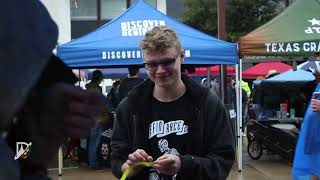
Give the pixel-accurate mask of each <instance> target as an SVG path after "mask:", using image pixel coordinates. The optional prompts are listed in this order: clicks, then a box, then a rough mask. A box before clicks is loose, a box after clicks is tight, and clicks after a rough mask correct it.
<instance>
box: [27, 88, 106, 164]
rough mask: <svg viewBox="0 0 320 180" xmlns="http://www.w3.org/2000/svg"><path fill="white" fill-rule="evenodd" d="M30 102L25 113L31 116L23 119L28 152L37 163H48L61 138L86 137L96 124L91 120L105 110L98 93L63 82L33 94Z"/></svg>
mask: <svg viewBox="0 0 320 180" xmlns="http://www.w3.org/2000/svg"><path fill="white" fill-rule="evenodd" d="M30 99H31V100H30V102H31V103H30V104H28V105H27V108H28V109H29V111H27V112H31V113H27V114H28V118H27V120H28V128H29V132H31V140H32V151H31V153H32V157H33V158H32V159H33V160H34V161H36V162H37V163H38V164H46V163H48V162H49V161H50V160H51V158H52V156H53V155H54V154H55V153H56V152H57V150H58V148H59V146H60V145H61V144H62V143H63V140H64V138H65V137H67V136H68V137H72V138H81V137H86V136H88V135H89V132H90V128H91V127H94V125H95V123H96V121H95V117H97V116H99V115H102V114H103V113H104V112H105V111H106V98H105V97H104V96H103V95H102V94H101V93H95V92H88V91H85V90H82V89H81V88H79V87H76V86H73V85H70V84H66V83H56V84H54V85H52V86H51V87H49V88H48V89H45V90H44V91H41V92H35V93H34V94H33V95H32V96H31V98H30Z"/></svg>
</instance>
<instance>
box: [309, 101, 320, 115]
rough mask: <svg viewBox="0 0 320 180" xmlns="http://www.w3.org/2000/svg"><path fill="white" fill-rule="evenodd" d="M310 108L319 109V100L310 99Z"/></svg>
mask: <svg viewBox="0 0 320 180" xmlns="http://www.w3.org/2000/svg"><path fill="white" fill-rule="evenodd" d="M310 105H311V109H312V111H314V112H316V111H320V100H318V99H311V104H310Z"/></svg>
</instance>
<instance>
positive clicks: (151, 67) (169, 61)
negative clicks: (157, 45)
mask: <svg viewBox="0 0 320 180" xmlns="http://www.w3.org/2000/svg"><path fill="white" fill-rule="evenodd" d="M178 57H179V56H178ZM178 57H176V58H166V59H162V60H161V62H144V63H143V64H144V66H145V68H146V69H147V70H148V71H150V72H155V71H157V70H158V66H161V67H162V68H163V69H166V70H169V69H171V68H173V65H174V63H175V62H176V59H177V58H178Z"/></svg>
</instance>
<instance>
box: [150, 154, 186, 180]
mask: <svg viewBox="0 0 320 180" xmlns="http://www.w3.org/2000/svg"><path fill="white" fill-rule="evenodd" d="M153 167H154V168H156V169H157V170H158V171H160V173H162V174H165V175H170V176H173V175H175V174H177V173H178V171H179V169H180V167H181V161H180V157H179V156H177V155H173V154H164V155H162V156H160V157H159V158H158V159H157V160H156V161H154V165H153Z"/></svg>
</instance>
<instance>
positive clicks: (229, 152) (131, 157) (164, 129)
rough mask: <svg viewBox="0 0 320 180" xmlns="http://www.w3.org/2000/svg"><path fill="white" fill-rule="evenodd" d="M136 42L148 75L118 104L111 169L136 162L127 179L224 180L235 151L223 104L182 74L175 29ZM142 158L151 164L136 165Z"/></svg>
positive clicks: (162, 28)
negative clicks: (139, 47)
mask: <svg viewBox="0 0 320 180" xmlns="http://www.w3.org/2000/svg"><path fill="white" fill-rule="evenodd" d="M140 46H141V48H142V52H143V55H144V64H145V67H146V69H147V74H148V77H149V78H148V79H147V80H146V81H145V82H143V83H142V84H140V85H138V86H136V87H135V88H134V89H133V90H132V91H131V92H130V93H129V95H128V97H127V98H125V99H124V100H123V101H121V103H120V104H119V106H118V108H117V111H116V120H115V125H114V129H113V130H114V131H113V135H112V140H111V148H112V153H111V167H112V172H113V173H114V175H115V176H116V177H118V178H120V177H121V176H122V174H123V173H124V172H125V170H126V169H127V168H128V167H129V166H135V165H136V166H135V167H134V169H133V172H132V173H131V174H129V176H130V178H131V179H139V180H160V179H162V180H163V179H164V180H168V179H170V180H171V179H178V180H180V179H183V180H189V179H190V180H194V179H198V180H213V179H219V180H220V179H226V178H227V176H228V174H229V172H230V170H231V167H232V164H233V162H234V159H235V149H234V140H233V135H232V132H231V127H230V124H229V119H228V115H227V113H226V110H225V108H224V106H223V104H222V103H221V101H220V100H219V98H218V97H217V96H216V95H214V94H212V93H211V92H209V90H208V89H206V88H204V87H202V86H201V85H198V84H197V83H196V82H194V81H193V80H191V79H190V78H188V77H186V76H183V75H181V64H182V63H183V60H184V51H183V49H182V47H181V43H180V40H179V38H178V35H177V33H176V32H175V31H174V30H172V29H169V28H167V27H165V26H160V27H155V28H153V29H152V30H151V31H149V32H147V33H146V35H145V37H144V39H143V40H142V41H141V43H140ZM142 161H147V162H152V167H144V166H139V165H137V164H138V163H139V162H142Z"/></svg>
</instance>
